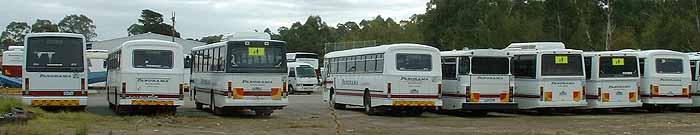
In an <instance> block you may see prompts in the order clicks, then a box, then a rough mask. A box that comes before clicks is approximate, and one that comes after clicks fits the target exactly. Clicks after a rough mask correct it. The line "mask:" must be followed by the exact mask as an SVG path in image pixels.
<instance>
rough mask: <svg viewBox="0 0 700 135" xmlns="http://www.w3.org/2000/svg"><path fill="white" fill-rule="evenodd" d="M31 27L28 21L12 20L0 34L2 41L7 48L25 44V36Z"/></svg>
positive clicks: (0, 40)
mask: <svg viewBox="0 0 700 135" xmlns="http://www.w3.org/2000/svg"><path fill="white" fill-rule="evenodd" d="M30 31H31V27H29V24H27V23H26V22H11V23H10V24H8V25H7V26H6V27H5V31H3V32H2V35H1V36H0V42H2V44H3V45H4V46H3V47H4V48H5V49H6V50H7V47H8V46H23V44H24V37H25V36H27V34H29V32H30Z"/></svg>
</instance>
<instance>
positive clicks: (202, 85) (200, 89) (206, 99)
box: [191, 73, 213, 104]
mask: <svg viewBox="0 0 700 135" xmlns="http://www.w3.org/2000/svg"><path fill="white" fill-rule="evenodd" d="M212 77H213V76H211V74H210V73H192V78H191V79H192V84H191V85H192V89H193V90H195V102H197V103H204V104H211V96H212V93H211V88H212V85H211V84H210V83H211V81H210V80H213V78H212ZM210 78H211V79H210Z"/></svg>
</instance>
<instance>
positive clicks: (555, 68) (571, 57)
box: [542, 54, 583, 76]
mask: <svg viewBox="0 0 700 135" xmlns="http://www.w3.org/2000/svg"><path fill="white" fill-rule="evenodd" d="M582 61H583V59H582V58H581V55H580V54H544V55H542V76H583V65H582V64H583V63H582Z"/></svg>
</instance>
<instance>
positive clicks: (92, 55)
mask: <svg viewBox="0 0 700 135" xmlns="http://www.w3.org/2000/svg"><path fill="white" fill-rule="evenodd" d="M108 54H109V50H86V53H85V57H87V62H88V77H89V78H94V77H92V76H93V75H94V76H98V77H105V78H102V79H106V77H107V64H106V63H105V61H106V60H107V55H108ZM88 83H89V79H88ZM104 86H105V82H97V83H90V84H88V88H92V87H104Z"/></svg>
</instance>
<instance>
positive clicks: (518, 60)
mask: <svg viewBox="0 0 700 135" xmlns="http://www.w3.org/2000/svg"><path fill="white" fill-rule="evenodd" d="M536 63H537V60H536V59H535V55H518V56H515V59H514V60H513V75H514V76H515V77H517V78H531V79H534V78H535V76H536V75H535V73H537V71H536V70H537V64H536Z"/></svg>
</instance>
